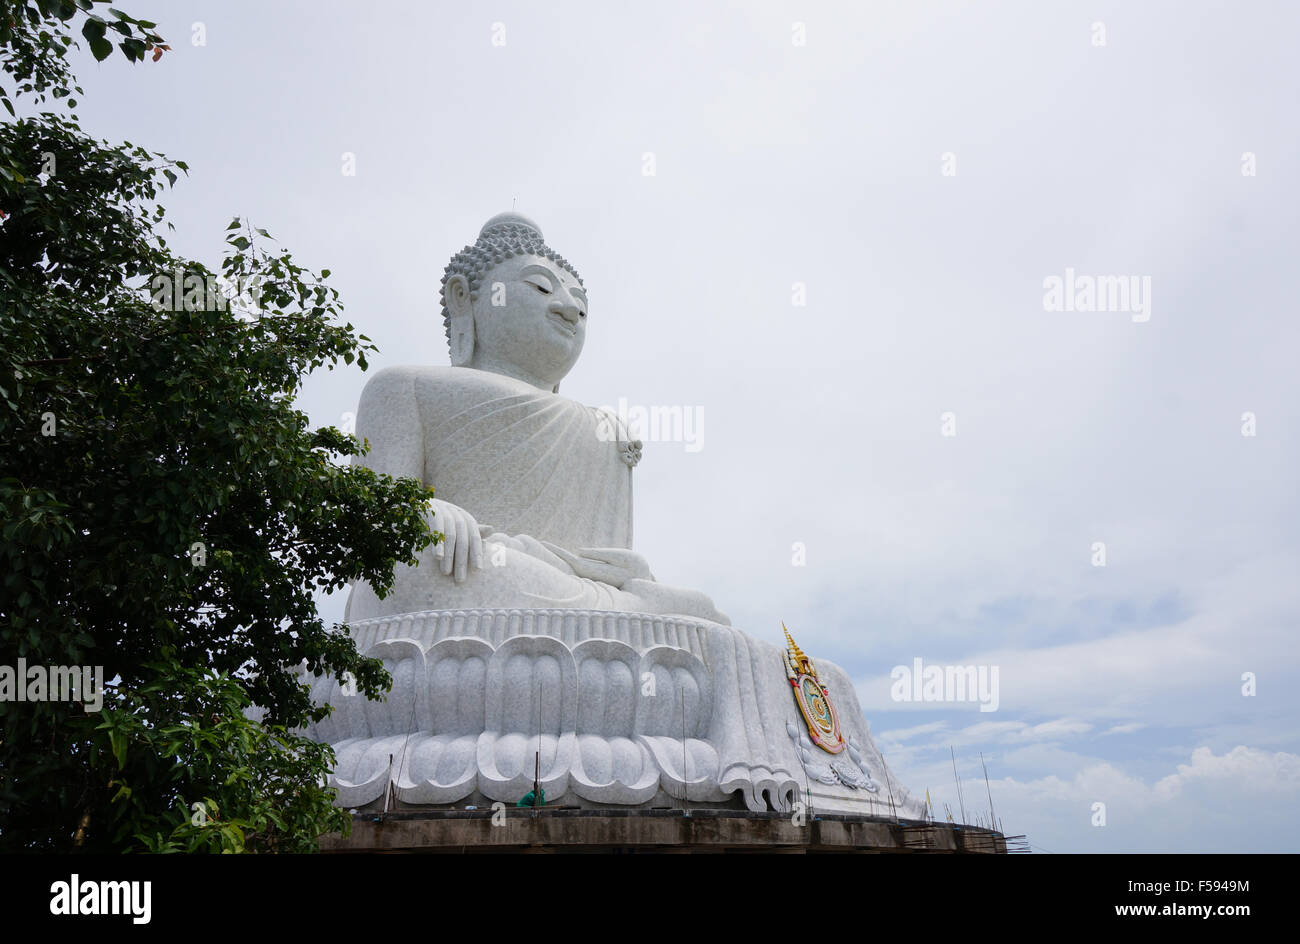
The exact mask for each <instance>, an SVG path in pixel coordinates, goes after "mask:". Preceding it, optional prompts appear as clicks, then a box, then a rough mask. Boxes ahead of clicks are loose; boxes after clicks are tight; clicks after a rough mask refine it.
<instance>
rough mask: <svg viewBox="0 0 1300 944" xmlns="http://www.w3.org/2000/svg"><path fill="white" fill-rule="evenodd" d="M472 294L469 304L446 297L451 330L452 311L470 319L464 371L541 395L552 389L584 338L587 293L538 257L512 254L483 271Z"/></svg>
mask: <svg viewBox="0 0 1300 944" xmlns="http://www.w3.org/2000/svg"><path fill="white" fill-rule="evenodd" d="M476 295H477V296H478V297H477V298H475V299H473V300H472V302H471V301H470V300H469V299H468V298H465V297H464V296H463V295H462V294H461V292H459V291H455V292H453V293H449V298H448V307H449V310H451V311H452V322H453V330H455V323H456V321H457V320H458V318H457V312H456V309H458V308H459V309H460V311H461V312H462V314H461V317H462V318H463V317H464V316H465V315H471V316H472V318H473V345H474V350H473V354H472V356H471V358H470V361H469V363H468V365H467V366H470V367H476V368H479V369H481V370H491V371H495V372H497V373H503V374H507V375H510V376H513V377H516V378H518V379H521V380H526V381H528V382H530V383H533V384H534V385H536V386H538V387H542V388H543V389H547V390H550V389H554V388H555V387H556V386H558V384H559V382H560V381H561V380H562V379H563V378H564V376H565V375H566V374H567V373H568V372H569V371H570V370H571V369H572V368H573V365H574V364H575V363H577V361H578V355H579V354H581V353H582V344H583V341H584V340H585V338H586V332H587V293H586V292H585V291H583V288H582V286H581V285H579V284H578V280H577V279H576V278H575V277H574V276H573V275H572V274H571V273H569V272H567V271H566V270H565V269H563V268H562V267H561V266H559V265H557V264H556V263H554V262H552V261H551V260H550V259H547V258H545V257H543V256H533V255H517V256H513V257H511V258H509V259H505V260H503V261H501V262H499V263H497V264H496V265H494V266H493V267H492V268H491V269H490V270H488V271H487V272H486V273H485V274H484V276H483V278H482V280H481V282H480V283H479V287H478V290H477V292H476ZM454 296H460V298H459V299H457V298H455V297H454ZM466 307H468V308H469V309H470V310H469V311H466V310H465V309H466Z"/></svg>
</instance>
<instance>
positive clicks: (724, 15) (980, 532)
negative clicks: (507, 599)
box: [76, 0, 1300, 853]
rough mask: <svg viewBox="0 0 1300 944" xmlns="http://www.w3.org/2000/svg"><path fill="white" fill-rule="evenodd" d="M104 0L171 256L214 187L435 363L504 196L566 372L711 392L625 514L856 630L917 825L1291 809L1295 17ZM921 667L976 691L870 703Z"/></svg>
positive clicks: (690, 578) (88, 75)
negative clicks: (150, 33)
mask: <svg viewBox="0 0 1300 944" xmlns="http://www.w3.org/2000/svg"><path fill="white" fill-rule="evenodd" d="M121 6H123V7H124V8H125V9H127V10H128V12H130V13H132V14H133V15H135V16H139V17H146V18H148V19H152V20H155V21H157V23H158V31H159V32H160V33H161V34H162V35H163V36H164V37H165V38H167V39H168V40H169V42H170V44H171V45H172V51H171V52H170V53H168V54H166V55H165V56H164V57H163V58H162V60H161V61H159V62H157V63H145V64H142V65H138V66H131V65H129V64H127V63H126V62H125V60H123V59H122V57H120V56H114V57H113V58H111V59H109V60H107V61H106V62H104V63H102V64H96V63H94V62H93V60H92V59H90V57H89V56H88V55H86V54H84V53H83V54H81V55H80V56H79V57H78V58H77V59H76V68H77V74H78V76H79V78H80V80H81V84H82V86H83V87H84V89H85V95H84V96H83V97H82V100H81V101H82V104H81V108H80V111H81V115H82V120H83V124H84V126H85V127H86V129H87V130H88V131H89V132H90V133H92V134H95V135H97V136H101V137H105V138H108V139H110V140H112V141H122V140H129V141H131V142H133V143H136V144H141V145H143V146H145V147H147V148H149V149H151V150H156V151H161V152H164V153H166V154H167V155H168V156H170V157H172V158H178V159H181V160H184V161H186V162H187V163H188V164H189V165H190V175H189V177H188V179H186V178H182V181H181V183H180V184H178V186H177V187H176V189H175V190H174V192H171V193H168V194H167V196H166V198H165V200H164V203H165V205H166V206H167V208H168V218H169V219H171V220H172V221H173V222H174V223H175V225H176V227H177V232H176V233H175V234H173V235H172V236H171V238H170V242H171V244H172V245H173V246H174V248H176V249H177V250H178V251H179V252H181V253H184V254H187V255H189V256H191V257H194V258H197V259H200V260H203V261H205V262H207V263H208V264H209V265H212V266H213V267H214V268H215V264H216V263H217V262H219V260H220V256H221V252H222V246H223V243H222V239H223V234H224V229H225V226H226V224H227V223H228V222H229V221H230V219H231V218H232V216H235V215H240V216H247V217H249V218H250V219H251V220H252V221H253V224H254V225H256V226H259V227H262V228H265V229H267V230H269V231H270V232H271V233H272V235H273V236H275V237H276V238H277V239H278V240H280V242H282V243H283V244H284V245H285V246H287V247H289V248H290V249H292V251H293V252H294V255H295V257H296V259H297V260H298V262H299V263H300V264H304V265H308V266H310V267H312V268H315V269H320V268H329V269H331V270H332V273H333V275H332V276H331V278H330V281H331V283H332V284H333V285H334V286H335V287H337V288H338V289H339V291H340V292H341V294H342V299H343V302H344V304H345V306H346V310H347V317H348V318H349V319H350V320H351V322H352V323H353V324H354V325H355V326H356V328H357V329H358V330H359V331H361V332H364V333H365V334H367V335H368V336H369V337H371V338H372V339H373V340H374V341H375V343H377V344H378V346H379V348H380V354H379V355H378V356H377V357H374V358H373V359H372V367H371V371H374V370H375V369H378V368H380V367H384V366H388V365H392V364H446V363H447V362H448V358H447V352H446V347H445V340H444V337H443V329H442V323H441V316H440V311H439V297H438V293H439V281H440V278H441V275H442V271H443V268H444V266H445V265H446V263H447V261H448V259H449V258H450V257H451V255H452V254H453V253H455V252H456V251H458V250H459V249H461V248H462V247H463V246H465V245H466V244H468V243H471V242H473V240H474V239H475V237H476V235H477V233H478V230H479V227H480V226H481V225H482V224H483V222H485V221H486V220H487V219H488V218H489V217H491V216H493V215H495V214H496V213H499V212H501V211H504V210H509V209H511V208H512V207H514V208H516V209H518V211H520V212H522V213H525V214H527V215H528V216H530V217H531V218H533V219H534V220H536V221H537V222H538V223H539V224H540V226H541V228H542V230H543V232H544V234H545V236H546V239H547V243H548V244H549V245H550V246H551V247H552V248H554V249H556V250H557V251H558V252H560V253H561V254H563V255H564V256H565V257H566V258H567V259H568V260H570V261H571V262H572V263H573V264H574V265H575V266H576V268H577V269H578V271H579V272H580V273H581V275H582V277H583V279H584V281H585V283H586V286H587V289H588V292H589V296H590V318H589V322H588V329H587V341H586V348H585V350H584V353H583V356H582V359H581V360H580V361H579V363H578V365H577V367H576V368H575V369H574V371H573V372H572V373H571V374H570V375H569V377H568V378H567V379H566V380H565V382H564V385H563V393H564V395H566V396H568V397H571V398H573V399H575V400H579V401H581V402H584V403H588V404H591V405H598V406H599V405H607V406H611V407H615V408H616V407H617V405H618V404H619V402H620V400H622V401H623V402H625V403H626V404H628V405H629V406H630V407H635V406H638V405H640V406H644V407H647V408H649V407H659V408H670V407H681V408H682V409H683V410H684V411H688V415H690V416H692V418H693V419H694V420H695V424H696V425H695V428H694V430H693V433H694V435H693V436H692V437H691V441H689V442H687V441H683V440H685V438H686V437H685V436H678V437H676V440H677V441H672V440H673V437H671V436H668V437H663V438H664V439H666V440H668V441H647V442H646V443H645V454H644V458H643V460H642V462H641V464H640V465H639V466H638V467H637V470H636V517H635V547H636V549H637V550H638V551H639V552H641V553H642V554H643V555H645V557H646V558H648V560H649V561H650V563H651V565H652V567H653V569H654V572H655V575H656V577H657V578H658V579H660V580H662V581H664V582H666V583H670V584H675V585H679V586H686V587H692V588H696V589H700V590H703V591H705V592H707V593H708V594H709V595H710V596H711V597H712V599H713V600H714V601H715V602H716V603H717V605H718V606H719V607H720V608H721V609H722V610H723V611H724V612H726V613H727V614H729V616H730V617H731V619H732V622H733V624H734V625H736V626H739V627H741V628H743V629H744V630H745V631H747V632H748V633H750V634H751V635H753V636H755V637H758V638H762V639H766V640H767V641H769V642H772V643H779V642H780V641H781V638H782V637H781V629H780V624H781V622H782V621H784V622H785V623H786V625H787V626H789V627H790V629H791V631H792V632H793V633H794V635H795V638H796V639H797V640H798V642H799V644H800V646H801V647H802V648H803V649H804V650H805V651H807V652H808V653H809V654H811V655H812V656H813V657H814V658H824V659H828V660H832V661H834V662H836V663H838V664H839V665H841V666H842V667H844V668H845V669H846V670H847V672H848V673H849V675H850V677H852V678H853V679H854V681H855V685H856V694H857V696H858V699H859V701H860V702H861V704H862V707H863V710H864V711H865V713H866V715H867V718H868V720H869V723H870V725H871V729H872V732H873V734H874V736H875V737H876V739H877V740H878V743H879V745H880V747H881V748H882V750H883V751H884V753H885V756H886V758H887V760H888V761H889V763H890V765H891V767H892V768H893V769H894V771H895V773H896V774H897V776H898V777H899V778H900V779H901V780H902V781H903V782H904V783H906V784H908V785H909V787H910V788H911V789H912V790H913V791H914V792H916V793H918V794H920V793H923V792H924V791H925V790H927V789H928V790H929V791H930V795H931V797H932V799H933V802H934V805H935V808H936V810H937V811H938V812H939V814H940V816H942V815H943V813H944V809H945V805H946V806H947V808H950V809H951V810H952V811H953V813H954V815H955V816H956V817H957V818H959V819H960V818H962V817H961V815H959V811H960V810H964V811H965V818H966V819H967V820H968V821H970V820H974V819H975V818H976V817H977V816H987V809H988V806H989V797H990V796H991V800H992V804H993V806H994V809H995V815H996V817H997V818H998V819H999V820H1000V821H1001V823H1002V824H1003V825H1004V826H1005V828H1006V831H1007V832H1008V833H1012V834H1024V835H1026V836H1027V837H1028V841H1029V842H1030V844H1031V846H1032V848H1033V849H1034V850H1035V851H1037V852H1044V853H1046V852H1052V853H1064V852H1145V851H1179V852H1192V851H1206V852H1210V851H1227V852H1252V851H1255V852H1266V851H1296V850H1297V848H1298V847H1300V802H1297V801H1300V734H1298V733H1297V729H1296V718H1297V715H1298V714H1300V712H1298V710H1297V709H1298V708H1300V694H1298V693H1297V686H1296V685H1295V684H1294V680H1295V678H1296V673H1297V669H1298V668H1300V657H1298V656H1297V645H1296V641H1295V638H1294V634H1295V632H1296V629H1297V626H1298V625H1300V580H1298V579H1297V578H1298V577H1300V537H1298V536H1297V535H1298V531H1297V511H1298V507H1297V489H1296V481H1297V475H1296V469H1297V465H1298V464H1300V440H1298V438H1297V431H1298V430H1300V397H1298V396H1297V393H1298V392H1300V381H1298V380H1297V367H1296V359H1297V351H1298V350H1300V327H1298V326H1297V318H1296V315H1297V303H1296V290H1295V284H1296V277H1297V272H1300V269H1298V268H1297V266H1296V263H1295V258H1294V256H1295V252H1296V249H1297V246H1298V245H1300V239H1297V236H1298V235H1300V233H1298V229H1300V217H1298V216H1297V213H1296V207H1297V206H1300V188H1298V186H1297V179H1298V175H1300V130H1298V127H1297V123H1296V121H1295V114H1296V105H1295V103H1296V102H1297V101H1300V65H1298V64H1297V59H1296V56H1295V54H1294V37H1295V35H1297V33H1298V32H1300V8H1298V7H1296V6H1294V5H1290V4H1286V3H1282V2H1258V0H1249V2H1241V3H1208V2H1181V3H1167V2H1163V3H1162V2H1147V3H1142V4H1131V3H1130V4H1125V3H1112V2H1102V0H1097V2H1090V3H1077V2H1061V3H1051V4H1044V3H1037V2H1000V3H943V4H940V3H930V2H900V3H877V2H870V3H859V4H830V3H814V2H787V3H761V2H755V3H744V4H741V3H722V2H707V0H697V2H687V3H680V2H671V0H669V2H657V3H655V4H653V5H635V6H629V5H623V4H607V3H598V2H587V3H555V2H547V3H545V4H539V3H511V2H494V3H492V4H490V5H485V4H471V3H447V2H421V3H397V2H386V0H375V2H372V3H367V4H356V3H346V2H335V3H331V2H322V0H313V2H302V3H296V2H234V0H225V2H215V0H212V2H197V0H194V2H189V0H169V2H162V0H122V4H121ZM348 170H352V171H354V172H353V173H348V172H347V171H348ZM1101 278H1106V279H1108V280H1115V279H1119V278H1122V279H1123V285H1124V286H1125V287H1126V288H1129V289H1130V290H1131V291H1130V293H1129V297H1128V298H1127V300H1125V299H1123V298H1121V297H1119V296H1118V294H1112V295H1111V296H1110V297H1109V304H1103V303H1101V302H1099V301H1098V298H1101V299H1106V298H1107V295H1106V293H1105V292H1102V293H1101V294H1100V295H1099V296H1098V295H1094V296H1093V297H1092V300H1091V302H1090V301H1089V294H1090V293H1089V291H1088V289H1089V286H1090V285H1095V284H1097V283H1096V281H1095V280H1098V279H1101ZM1053 280H1058V281H1059V283H1060V286H1062V288H1061V290H1060V291H1058V292H1057V295H1058V296H1060V295H1062V293H1064V294H1068V295H1069V297H1070V301H1071V304H1068V305H1062V304H1056V303H1055V301H1053V300H1052V298H1051V295H1052V287H1053V285H1055V284H1056V283H1055V282H1054V281H1053ZM1102 284H1103V285H1106V284H1109V285H1110V288H1111V289H1112V291H1113V292H1117V291H1118V290H1117V288H1116V286H1117V285H1119V284H1120V283H1119V282H1118V281H1110V282H1108V283H1102ZM1061 309H1064V310H1061ZM1117 309H1118V310H1117ZM365 380H366V375H365V374H363V373H362V372H361V371H360V370H359V369H356V368H347V369H339V370H335V371H333V372H325V371H322V372H320V373H319V374H317V375H314V376H312V377H311V378H310V379H309V380H308V382H307V384H306V387H305V389H304V392H303V395H302V397H301V399H300V401H299V406H300V408H301V409H304V410H305V411H307V412H308V413H309V415H310V416H311V417H312V419H313V421H314V422H316V423H317V424H320V425H325V424H330V425H342V424H344V423H346V414H348V413H349V412H350V411H355V409H356V404H357V399H358V396H359V394H360V392H361V388H362V386H363V384H364V383H365ZM435 486H436V483H435ZM321 610H322V613H324V614H325V615H326V616H327V617H329V618H331V619H341V617H342V612H343V599H342V598H341V596H336V597H333V598H329V599H323V600H322V601H321ZM917 659H920V660H922V665H923V666H939V667H940V668H942V667H945V666H947V667H961V666H975V667H983V668H984V669H985V670H986V672H989V671H991V670H992V668H993V667H996V669H997V679H998V686H997V700H996V710H983V711H982V710H980V709H981V705H980V704H978V703H976V702H973V701H969V700H967V701H953V700H947V701H916V700H902V699H901V698H900V697H897V696H899V694H900V692H899V690H898V689H899V688H900V687H902V688H906V689H907V690H908V692H909V693H910V692H911V688H910V686H898V685H895V678H896V676H897V675H898V673H895V671H894V670H895V667H900V666H901V667H906V668H908V669H909V670H910V669H912V668H914V667H915V665H916V662H915V660H917ZM1289 680H1290V681H1289ZM948 694H949V695H951V694H952V693H948ZM832 696H834V693H832ZM983 707H984V708H990V707H992V702H991V701H990V700H989V699H986V700H985V704H984V705H983ZM981 754H982V759H983V762H984V763H985V764H986V765H987V770H988V777H989V787H988V789H987V790H985V789H984V784H983V768H982V766H981ZM954 758H955V766H956V768H957V771H958V773H959V774H960V777H961V780H962V796H961V797H960V798H959V796H958V792H957V789H956V787H955V784H954V774H953V766H954Z"/></svg>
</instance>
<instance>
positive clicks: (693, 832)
mask: <svg viewBox="0 0 1300 944" xmlns="http://www.w3.org/2000/svg"><path fill="white" fill-rule="evenodd" d="M494 815H495V816H496V819H495V824H494V820H493V817H494ZM321 851H322V852H334V853H344V852H408V853H451V854H479V853H521V852H524V853H526V852H541V853H598V854H608V853H695V854H699V853H754V852H769V853H795V854H806V853H912V852H916V853H947V854H956V853H972V852H973V853H993V854H1000V853H1005V852H1006V851H1007V844H1006V839H1005V838H1004V837H1003V836H1002V835H1001V834H1000V833H994V832H990V831H988V830H985V829H979V828H976V827H972V826H965V827H961V826H953V825H952V824H950V823H912V822H902V823H899V822H895V821H892V820H885V819H869V818H865V817H854V816H849V815H844V814H835V813H827V814H813V815H811V816H808V817H806V818H805V819H804V820H803V821H802V822H796V820H794V819H792V817H790V816H789V815H785V814H780V813H755V812H752V811H748V810H700V809H694V810H690V811H689V812H688V811H685V810H681V809H676V810H577V809H574V810H570V809H541V810H537V811H536V812H534V811H533V810H530V809H517V808H511V809H505V810H502V811H500V812H498V813H496V814H494V813H493V811H492V810H490V809H489V810H474V811H464V810H455V811H419V812H412V811H398V812H389V813H388V814H386V815H384V814H379V813H373V814H358V815H356V816H354V817H353V822H352V832H351V834H350V835H349V836H348V837H347V838H346V839H344V838H342V837H340V836H338V835H330V836H326V837H323V838H322V840H321Z"/></svg>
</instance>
